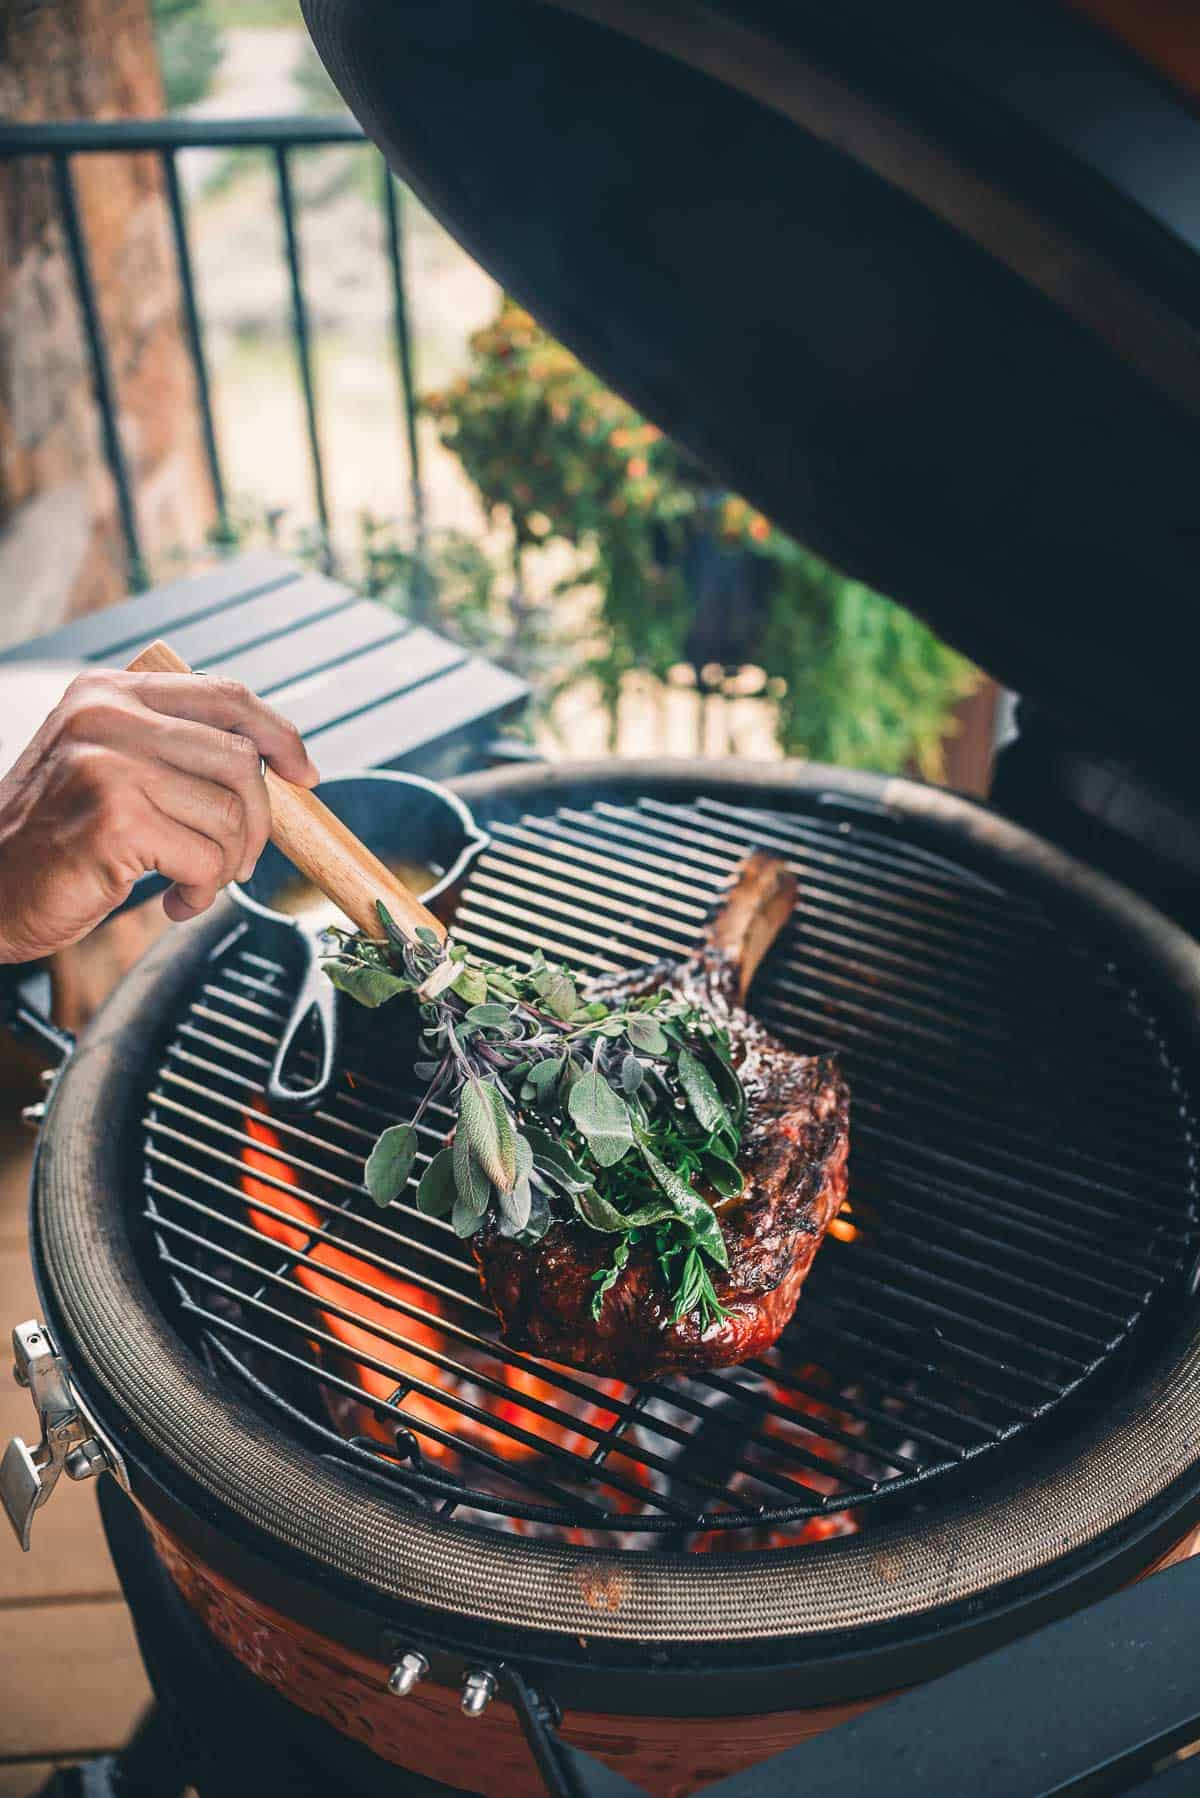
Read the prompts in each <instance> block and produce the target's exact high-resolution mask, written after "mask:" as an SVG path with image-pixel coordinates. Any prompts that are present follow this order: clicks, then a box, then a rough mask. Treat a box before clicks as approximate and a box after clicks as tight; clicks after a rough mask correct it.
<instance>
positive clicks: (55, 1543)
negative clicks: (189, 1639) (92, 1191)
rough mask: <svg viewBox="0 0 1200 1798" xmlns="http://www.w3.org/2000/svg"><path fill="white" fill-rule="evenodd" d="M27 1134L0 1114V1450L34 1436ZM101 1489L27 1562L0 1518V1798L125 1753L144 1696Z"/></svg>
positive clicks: (61, 1513) (89, 1493) (80, 1499)
mask: <svg viewBox="0 0 1200 1798" xmlns="http://www.w3.org/2000/svg"><path fill="white" fill-rule="evenodd" d="M32 1147H33V1138H32V1136H31V1134H30V1133H29V1132H28V1131H27V1130H26V1129H25V1128H24V1127H23V1126H22V1125H21V1124H20V1122H19V1121H18V1120H17V1119H16V1118H14V1117H12V1116H11V1115H5V1116H2V1117H0V1335H2V1338H3V1339H2V1340H0V1448H2V1447H3V1445H4V1443H6V1442H7V1441H8V1438H9V1437H10V1436H11V1435H13V1434H14V1433H16V1434H18V1435H21V1436H24V1437H25V1438H26V1439H27V1440H28V1439H29V1437H30V1434H31V1431H32V1429H33V1423H34V1412H33V1407H32V1405H31V1404H30V1402H29V1395H28V1393H26V1392H23V1391H21V1389H20V1388H19V1387H18V1386H16V1385H15V1384H14V1382H13V1381H12V1379H11V1378H10V1377H9V1373H8V1361H9V1353H8V1334H9V1331H10V1330H11V1328H12V1326H13V1325H14V1324H16V1323H20V1322H22V1321H23V1320H24V1319H25V1318H27V1317H33V1316H35V1315H36V1312H37V1300H36V1299H35V1297H34V1290H33V1276H32V1274H31V1272H30V1266H29V1250H28V1242H27V1237H26V1220H25V1211H26V1199H27V1189H28V1180H29V1161H30V1156H31V1153H32ZM148 1696H149V1694H148V1691H147V1687H146V1677H145V1674H144V1673H143V1671H142V1664H141V1661H140V1659H139V1658H138V1651H137V1645H136V1643H135V1641H134V1637H133V1629H132V1627H131V1625H130V1622H129V1616H128V1613H127V1612H126V1609H125V1605H124V1602H123V1601H122V1599H121V1595H120V1592H119V1591H118V1588H117V1582H116V1577H115V1575H114V1573H113V1570H112V1564H111V1562H110V1561H109V1558H108V1551H107V1549H106V1548H105V1545H104V1537H103V1535H102V1533H101V1530H100V1519H99V1516H98V1514H97V1510H96V1492H95V1486H94V1484H93V1483H88V1484H85V1485H82V1486H75V1485H72V1484H70V1483H69V1482H67V1481H65V1480H64V1481H63V1482H62V1484H61V1485H60V1487H59V1489H58V1490H57V1491H56V1492H55V1494H54V1497H53V1500H52V1501H51V1503H50V1504H48V1505H47V1506H46V1507H45V1509H44V1510H43V1511H41V1512H39V1514H38V1517H37V1520H36V1522H35V1524H34V1528H33V1547H32V1549H31V1550H30V1552H29V1554H27V1555H25V1554H22V1553H21V1551H20V1549H19V1548H18V1546H17V1544H16V1542H15V1541H14V1540H13V1537H12V1535H11V1533H10V1531H9V1529H8V1526H7V1522H0V1798H29V1795H30V1794H32V1793H35V1792H37V1791H38V1789H39V1788H40V1786H41V1785H42V1783H43V1781H44V1780H45V1779H46V1777H47V1775H48V1774H49V1772H50V1771H51V1769H52V1767H53V1766H55V1765H56V1764H61V1763H63V1762H67V1763H70V1762H73V1761H77V1760H81V1759H83V1758H85V1757H86V1756H88V1755H91V1754H97V1753H101V1752H103V1751H104V1750H106V1749H111V1748H116V1747H119V1746H120V1744H121V1743H123V1742H124V1741H125V1740H126V1738H127V1737H128V1735H129V1734H130V1731H131V1730H132V1728H133V1726H134V1724H135V1722H136V1720H137V1718H138V1716H139V1715H140V1713H141V1711H142V1709H143V1708H144V1706H145V1704H146V1703H147V1700H148Z"/></svg>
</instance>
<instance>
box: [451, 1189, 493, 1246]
mask: <svg viewBox="0 0 1200 1798" xmlns="http://www.w3.org/2000/svg"><path fill="white" fill-rule="evenodd" d="M484 1209H485V1210H486V1206H485V1207H484ZM450 1222H451V1225H452V1226H453V1229H454V1234H455V1235H456V1236H474V1234H475V1232H476V1230H478V1228H479V1226H480V1224H481V1223H482V1222H483V1211H475V1210H473V1209H472V1207H471V1206H470V1205H468V1204H467V1201H466V1200H465V1199H464V1198H463V1197H462V1196H461V1194H460V1196H459V1197H458V1198H457V1199H455V1201H454V1210H453V1211H452V1212H451V1213H450Z"/></svg>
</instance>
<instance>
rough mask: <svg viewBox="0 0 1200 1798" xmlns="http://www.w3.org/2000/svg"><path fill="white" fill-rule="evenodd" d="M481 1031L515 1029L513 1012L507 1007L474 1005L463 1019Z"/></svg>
mask: <svg viewBox="0 0 1200 1798" xmlns="http://www.w3.org/2000/svg"><path fill="white" fill-rule="evenodd" d="M463 1022H464V1023H465V1024H474V1025H475V1026H476V1028H477V1029H480V1030H504V1031H508V1030H510V1029H511V1028H512V1027H513V1015H512V1011H511V1009H510V1008H509V1006H507V1005H472V1007H471V1009H470V1010H469V1011H468V1012H467V1015H466V1017H465V1018H464V1019H463Z"/></svg>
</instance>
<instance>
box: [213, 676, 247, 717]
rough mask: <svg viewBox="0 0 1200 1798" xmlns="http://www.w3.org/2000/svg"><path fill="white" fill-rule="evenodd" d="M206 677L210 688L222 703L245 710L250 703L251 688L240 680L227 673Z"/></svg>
mask: <svg viewBox="0 0 1200 1798" xmlns="http://www.w3.org/2000/svg"><path fill="white" fill-rule="evenodd" d="M206 679H207V682H208V685H209V688H210V689H211V690H212V691H213V692H215V693H216V695H217V697H218V698H219V699H220V700H221V701H222V703H223V704H225V705H227V706H229V707H230V708H232V709H233V710H234V711H243V710H244V709H245V708H246V706H248V705H249V704H250V689H249V688H248V687H246V686H244V685H243V684H242V682H241V681H240V680H234V679H233V678H232V677H231V676H230V675H227V674H210V675H208V676H206Z"/></svg>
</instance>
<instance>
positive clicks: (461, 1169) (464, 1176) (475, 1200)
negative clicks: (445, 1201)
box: [453, 1123, 492, 1230]
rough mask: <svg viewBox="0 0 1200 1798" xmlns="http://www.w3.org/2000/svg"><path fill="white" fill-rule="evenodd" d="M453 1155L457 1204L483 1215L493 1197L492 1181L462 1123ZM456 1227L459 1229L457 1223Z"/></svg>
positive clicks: (456, 1136)
mask: <svg viewBox="0 0 1200 1798" xmlns="http://www.w3.org/2000/svg"><path fill="white" fill-rule="evenodd" d="M453 1157H454V1185H455V1188H456V1189H457V1192H458V1198H457V1200H456V1201H455V1204H456V1206H457V1205H466V1206H467V1207H468V1208H469V1209H470V1210H472V1211H473V1212H475V1213H476V1214H477V1215H478V1216H480V1217H482V1216H483V1214H484V1212H485V1211H486V1210H487V1202H488V1199H489V1198H490V1197H491V1191H492V1183H491V1181H490V1180H489V1179H488V1177H487V1175H486V1174H485V1173H484V1171H483V1169H482V1168H481V1167H480V1165H479V1163H478V1161H476V1159H475V1156H474V1154H473V1153H472V1150H471V1140H470V1138H469V1136H468V1135H467V1132H466V1131H465V1130H464V1128H463V1126H462V1124H461V1123H460V1124H459V1126H458V1129H457V1130H456V1131H455V1132H454V1148H453ZM454 1227H455V1229H456V1230H457V1229H458V1225H457V1224H456V1225H455V1226H454Z"/></svg>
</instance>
